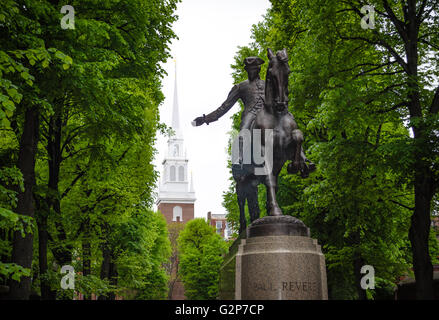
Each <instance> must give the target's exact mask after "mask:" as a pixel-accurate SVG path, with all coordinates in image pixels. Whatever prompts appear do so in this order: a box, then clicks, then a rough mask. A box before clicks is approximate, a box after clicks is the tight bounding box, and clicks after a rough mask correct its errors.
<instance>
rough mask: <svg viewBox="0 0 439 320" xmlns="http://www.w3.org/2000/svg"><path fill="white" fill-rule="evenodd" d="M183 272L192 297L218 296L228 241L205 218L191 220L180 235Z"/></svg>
mask: <svg viewBox="0 0 439 320" xmlns="http://www.w3.org/2000/svg"><path fill="white" fill-rule="evenodd" d="M178 247H179V251H180V274H181V278H182V280H183V284H184V290H185V295H186V297H187V298H188V299H197V300H208V299H216V298H217V296H218V285H219V283H218V281H219V269H220V267H221V264H222V262H223V255H224V254H225V252H226V249H227V244H226V243H225V241H224V240H223V239H222V238H221V236H220V235H218V234H217V233H216V232H215V229H214V228H213V227H212V226H209V224H208V223H207V222H206V221H205V220H204V219H202V218H197V219H194V220H191V221H189V222H188V223H187V224H186V225H185V228H184V229H183V230H182V231H181V232H180V236H179V237H178Z"/></svg>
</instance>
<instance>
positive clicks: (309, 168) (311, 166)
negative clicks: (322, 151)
mask: <svg viewBox="0 0 439 320" xmlns="http://www.w3.org/2000/svg"><path fill="white" fill-rule="evenodd" d="M316 169H317V167H316V165H315V164H314V163H312V162H311V161H310V162H309V163H308V171H309V172H314V171H316Z"/></svg>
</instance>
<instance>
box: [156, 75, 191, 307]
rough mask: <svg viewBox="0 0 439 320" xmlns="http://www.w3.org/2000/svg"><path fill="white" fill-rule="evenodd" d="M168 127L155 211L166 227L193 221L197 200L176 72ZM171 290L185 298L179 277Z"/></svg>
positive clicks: (175, 298) (171, 295)
mask: <svg viewBox="0 0 439 320" xmlns="http://www.w3.org/2000/svg"><path fill="white" fill-rule="evenodd" d="M171 127H172V129H173V131H174V135H173V136H171V137H170V138H169V140H168V147H167V150H166V153H165V157H164V159H163V162H162V165H163V168H162V174H161V179H160V180H161V181H160V184H159V192H158V198H157V202H156V204H157V209H158V210H159V211H160V212H161V213H162V214H163V215H164V216H165V218H166V222H167V223H168V225H170V224H172V223H186V222H188V221H190V220H192V219H194V204H195V200H196V198H195V190H194V184H193V179H192V174H191V175H190V177H189V174H188V162H189V160H188V158H187V156H186V150H185V149H184V139H183V132H182V130H181V127H180V115H179V110H178V96H177V71H176V72H175V87H174V104H173V108H172V125H171ZM189 178H190V179H189ZM189 180H190V181H189ZM172 269H173V270H172V275H173V276H175V275H176V273H177V270H178V261H177V262H176V263H175V264H174V266H173V267H172ZM172 288H173V289H172V292H170V294H169V298H170V299H171V300H182V299H184V298H185V297H184V289H183V283H182V282H181V281H180V280H178V278H177V281H176V282H175V284H174V285H173V286H172Z"/></svg>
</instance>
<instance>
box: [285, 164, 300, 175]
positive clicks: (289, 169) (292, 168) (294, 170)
mask: <svg viewBox="0 0 439 320" xmlns="http://www.w3.org/2000/svg"><path fill="white" fill-rule="evenodd" d="M287 172H288V173H289V174H296V173H297V172H299V168H298V167H296V166H295V165H294V164H293V163H292V162H290V163H289V164H288V166H287Z"/></svg>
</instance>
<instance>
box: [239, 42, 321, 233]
mask: <svg viewBox="0 0 439 320" xmlns="http://www.w3.org/2000/svg"><path fill="white" fill-rule="evenodd" d="M267 56H268V59H269V65H268V69H267V74H266V78H265V101H264V108H262V109H261V111H259V113H258V114H257V116H256V118H255V120H254V122H253V124H252V125H251V129H250V131H251V132H253V136H252V139H253V138H254V132H255V131H258V130H254V129H260V133H261V139H260V141H261V142H260V143H261V148H260V149H261V150H260V152H261V155H262V156H263V157H264V159H265V163H264V166H265V167H266V168H268V170H266V171H265V174H260V173H259V174H256V173H255V172H256V170H258V165H257V164H255V162H254V159H253V156H252V157H251V158H252V163H251V164H250V166H247V168H245V167H243V165H242V164H233V165H232V173H233V177H234V179H235V181H236V193H237V196H238V205H239V211H240V228H239V233H241V232H242V231H244V230H245V229H246V218H245V202H246V200H247V202H248V208H249V213H250V220H251V222H253V221H254V220H256V219H258V218H259V205H258V185H259V184H260V183H263V184H264V185H265V186H266V190H267V202H266V208H267V214H269V215H272V216H279V215H282V210H281V209H280V207H279V205H278V203H277V200H276V192H277V188H278V186H277V180H278V176H279V173H280V171H281V169H282V167H283V165H284V164H285V162H286V161H287V160H291V163H289V164H288V168H287V169H288V173H290V174H294V173H297V172H300V173H301V176H302V177H303V178H306V177H308V175H309V173H310V172H312V171H314V170H315V165H314V164H313V163H312V162H310V161H309V160H308V159H307V158H306V156H305V154H304V152H303V148H302V142H303V134H302V132H301V131H300V130H299V129H298V127H297V123H296V121H295V120H294V117H293V115H292V114H291V113H290V112H289V111H288V75H289V73H290V68H289V66H288V55H287V51H286V49H283V50H281V51H278V52H277V53H276V54H274V53H273V51H272V50H271V49H268V54H267ZM267 129H268V130H267ZM268 135H270V137H268ZM266 137H267V138H269V139H268V140H267V141H268V145H267V144H266ZM240 143H241V144H242V141H240ZM254 145H255V144H254V142H253V143H252V146H253V147H254ZM240 150H241V151H240V152H244V151H242V150H243V149H242V148H241V149H240ZM258 152H259V151H258ZM253 153H254V150H253V151H252V155H253ZM270 153H272V157H268V155H269V154H270ZM239 158H240V161H241V160H242V155H241V154H240V156H239ZM259 169H260V168H259Z"/></svg>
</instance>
